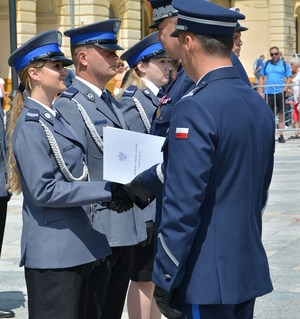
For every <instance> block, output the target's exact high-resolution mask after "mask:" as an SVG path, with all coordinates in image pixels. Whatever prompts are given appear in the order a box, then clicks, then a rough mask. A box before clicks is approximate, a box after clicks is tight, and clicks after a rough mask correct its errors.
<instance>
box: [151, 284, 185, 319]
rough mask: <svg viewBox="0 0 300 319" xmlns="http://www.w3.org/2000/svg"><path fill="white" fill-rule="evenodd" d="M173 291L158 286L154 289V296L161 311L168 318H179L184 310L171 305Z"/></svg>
mask: <svg viewBox="0 0 300 319" xmlns="http://www.w3.org/2000/svg"><path fill="white" fill-rule="evenodd" d="M172 294H173V292H172V291H169V292H167V291H165V290H164V289H162V288H160V287H158V286H156V287H155V290H154V298H155V301H156V304H157V307H158V308H159V310H160V312H161V313H162V314H163V315H164V316H165V317H167V318H168V319H179V318H180V317H181V315H182V312H181V311H179V310H177V309H176V308H174V307H172V306H171V299H172Z"/></svg>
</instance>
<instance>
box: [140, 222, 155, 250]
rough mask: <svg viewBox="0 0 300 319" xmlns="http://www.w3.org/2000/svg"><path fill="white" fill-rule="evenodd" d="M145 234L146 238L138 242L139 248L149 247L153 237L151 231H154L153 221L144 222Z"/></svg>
mask: <svg viewBox="0 0 300 319" xmlns="http://www.w3.org/2000/svg"><path fill="white" fill-rule="evenodd" d="M145 224H146V233H147V238H146V239H145V240H143V241H142V242H140V244H139V245H140V246H141V247H146V246H149V245H150V243H151V240H152V237H153V231H154V223H153V220H148V221H146V223H145Z"/></svg>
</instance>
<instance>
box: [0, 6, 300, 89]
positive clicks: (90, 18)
mask: <svg viewBox="0 0 300 319" xmlns="http://www.w3.org/2000/svg"><path fill="white" fill-rule="evenodd" d="M9 1H11V0H0V30H1V41H2V45H1V51H0V69H1V71H2V77H4V78H5V80H6V84H7V85H6V90H7V91H9V90H10V78H11V70H10V68H9V67H8V65H7V59H8V56H9V54H10V29H9ZM13 1H14V0H13ZM210 1H211V2H214V3H217V4H219V5H222V6H224V7H228V8H229V7H237V8H240V12H241V13H243V14H245V15H246V20H245V21H241V24H242V25H243V26H246V27H248V28H249V30H248V31H245V32H243V33H242V41H243V43H244V44H243V47H242V51H241V56H240V59H241V61H242V63H243V65H244V67H245V69H246V71H247V73H248V76H249V77H250V78H251V77H253V70H252V65H253V61H254V60H255V59H256V58H257V57H258V56H259V55H260V54H265V56H266V57H267V58H268V52H269V48H270V47H271V46H274V45H276V46H278V47H279V48H280V50H281V51H282V53H283V55H284V57H285V59H286V60H287V61H288V60H289V59H290V58H291V56H292V55H293V54H294V53H296V52H299V51H300V48H299V45H300V32H299V31H300V23H299V22H300V21H299V22H298V20H299V18H298V17H299V16H300V0H299V1H298V0H210ZM16 7H17V10H16V11H17V15H16V19H17V46H19V45H21V44H22V43H24V42H25V41H26V40H28V39H30V38H31V37H32V36H34V35H35V34H37V33H39V32H41V31H44V30H47V29H58V30H60V31H61V32H64V31H65V30H67V29H69V28H72V27H78V26H82V25H85V24H89V23H93V22H97V21H99V20H105V19H108V18H119V19H121V20H122V24H121V29H120V32H119V35H118V38H119V42H120V45H121V46H122V47H124V48H125V49H126V48H128V47H129V46H131V45H132V44H134V43H135V42H136V41H138V40H139V39H141V38H142V37H144V36H145V35H147V34H149V32H150V30H149V29H148V25H149V24H150V23H151V20H152V9H151V6H150V4H149V2H148V1H147V0H48V1H45V0H16ZM63 50H64V52H65V53H66V55H68V56H70V50H69V39H68V38H64V39H63Z"/></svg>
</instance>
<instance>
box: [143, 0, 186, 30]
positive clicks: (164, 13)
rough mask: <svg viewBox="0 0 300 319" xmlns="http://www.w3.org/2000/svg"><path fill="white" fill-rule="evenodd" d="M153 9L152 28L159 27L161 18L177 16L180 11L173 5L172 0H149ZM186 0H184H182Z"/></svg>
mask: <svg viewBox="0 0 300 319" xmlns="http://www.w3.org/2000/svg"><path fill="white" fill-rule="evenodd" d="M148 1H149V2H150V4H151V6H152V9H153V24H151V25H150V26H149V28H150V29H153V28H157V27H158V25H159V23H160V22H161V20H163V19H164V18H167V17H172V16H176V15H177V14H178V11H177V10H176V9H175V8H174V7H173V6H172V0H148ZM182 1H184V0H182Z"/></svg>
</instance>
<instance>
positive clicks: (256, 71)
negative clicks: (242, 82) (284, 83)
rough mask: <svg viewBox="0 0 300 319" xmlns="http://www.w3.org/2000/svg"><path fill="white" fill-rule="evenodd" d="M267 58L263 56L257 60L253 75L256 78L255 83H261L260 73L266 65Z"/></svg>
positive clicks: (254, 64)
mask: <svg viewBox="0 0 300 319" xmlns="http://www.w3.org/2000/svg"><path fill="white" fill-rule="evenodd" d="M264 59H265V56H264V55H263V54H261V55H260V56H259V58H257V59H256V60H255V61H254V63H253V74H254V76H255V83H257V84H258V82H259V71H260V70H261V68H262V66H263V64H264Z"/></svg>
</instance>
